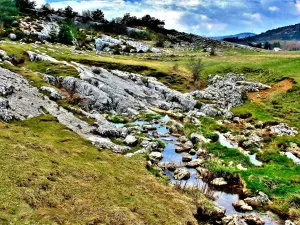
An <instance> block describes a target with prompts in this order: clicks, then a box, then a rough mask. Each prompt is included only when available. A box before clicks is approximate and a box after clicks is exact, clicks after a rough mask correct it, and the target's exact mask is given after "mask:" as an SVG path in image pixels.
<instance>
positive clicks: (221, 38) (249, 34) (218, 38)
mask: <svg viewBox="0 0 300 225" xmlns="http://www.w3.org/2000/svg"><path fill="white" fill-rule="evenodd" d="M255 35H256V34H254V33H249V32H247V33H240V34H234V35H227V36H218V37H212V39H215V40H223V39H224V38H237V39H244V38H247V37H252V36H255Z"/></svg>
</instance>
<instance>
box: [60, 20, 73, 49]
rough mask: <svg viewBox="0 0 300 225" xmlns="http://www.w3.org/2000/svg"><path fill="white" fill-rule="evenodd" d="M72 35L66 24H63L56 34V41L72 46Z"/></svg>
mask: <svg viewBox="0 0 300 225" xmlns="http://www.w3.org/2000/svg"><path fill="white" fill-rule="evenodd" d="M73 40H74V38H73V35H72V31H71V29H70V27H69V25H68V24H66V23H63V24H62V26H61V27H60V31H59V34H58V41H59V42H60V43H63V44H67V45H72V44H73Z"/></svg>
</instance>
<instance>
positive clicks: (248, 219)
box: [244, 214, 265, 225]
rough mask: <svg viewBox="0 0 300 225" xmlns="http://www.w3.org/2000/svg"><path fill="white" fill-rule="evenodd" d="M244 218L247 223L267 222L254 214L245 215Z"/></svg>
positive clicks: (260, 223)
mask: <svg viewBox="0 0 300 225" xmlns="http://www.w3.org/2000/svg"><path fill="white" fill-rule="evenodd" d="M244 219H245V221H246V223H247V224H253V225H264V224H265V222H264V221H263V220H262V219H261V218H259V217H258V216H256V215H254V214H249V215H245V216H244Z"/></svg>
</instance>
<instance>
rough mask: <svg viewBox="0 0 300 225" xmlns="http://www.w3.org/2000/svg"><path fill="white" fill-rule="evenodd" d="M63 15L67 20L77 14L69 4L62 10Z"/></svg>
mask: <svg viewBox="0 0 300 225" xmlns="http://www.w3.org/2000/svg"><path fill="white" fill-rule="evenodd" d="M64 15H65V17H66V19H67V20H73V19H74V18H75V17H76V16H77V15H78V13H77V12H75V11H73V9H72V7H71V6H67V7H66V8H65V10H64Z"/></svg>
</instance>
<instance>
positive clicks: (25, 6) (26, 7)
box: [16, 0, 36, 14]
mask: <svg viewBox="0 0 300 225" xmlns="http://www.w3.org/2000/svg"><path fill="white" fill-rule="evenodd" d="M16 6H17V7H18V8H19V10H20V12H22V13H26V14H32V13H33V12H34V10H35V7H36V3H35V2H34V1H30V0H16Z"/></svg>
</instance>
